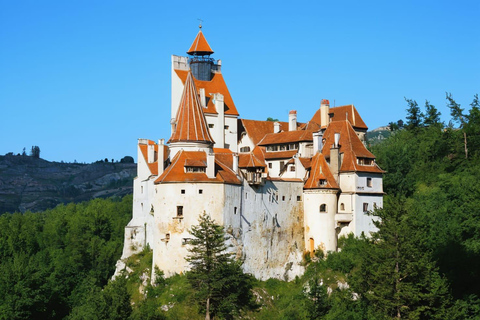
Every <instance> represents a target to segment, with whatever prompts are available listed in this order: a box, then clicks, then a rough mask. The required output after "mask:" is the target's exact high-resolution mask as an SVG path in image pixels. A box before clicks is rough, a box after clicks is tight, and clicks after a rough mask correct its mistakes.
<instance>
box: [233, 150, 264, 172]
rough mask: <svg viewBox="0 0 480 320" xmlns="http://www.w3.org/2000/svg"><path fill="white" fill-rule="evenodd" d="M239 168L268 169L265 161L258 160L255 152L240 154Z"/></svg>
mask: <svg viewBox="0 0 480 320" xmlns="http://www.w3.org/2000/svg"><path fill="white" fill-rule="evenodd" d="M238 166H239V167H240V168H258V167H263V168H265V167H266V164H265V161H263V160H260V159H259V158H257V157H256V156H255V155H254V154H253V152H250V153H240V154H239V155H238Z"/></svg>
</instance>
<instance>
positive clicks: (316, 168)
mask: <svg viewBox="0 0 480 320" xmlns="http://www.w3.org/2000/svg"><path fill="white" fill-rule="evenodd" d="M320 180H326V184H325V185H321V184H320ZM304 189H338V184H337V182H336V181H335V178H334V177H333V175H332V173H331V172H330V168H329V167H328V164H327V162H326V161H325V157H324V156H323V154H321V153H317V154H315V155H314V156H313V157H312V166H311V168H310V174H309V176H308V179H307V181H305V185H304Z"/></svg>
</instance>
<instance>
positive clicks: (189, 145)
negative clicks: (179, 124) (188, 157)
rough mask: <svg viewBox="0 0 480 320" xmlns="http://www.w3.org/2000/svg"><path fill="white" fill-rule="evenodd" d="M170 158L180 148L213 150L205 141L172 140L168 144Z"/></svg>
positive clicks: (185, 149)
mask: <svg viewBox="0 0 480 320" xmlns="http://www.w3.org/2000/svg"><path fill="white" fill-rule="evenodd" d="M169 150H170V159H173V158H174V157H175V155H176V154H177V153H178V152H180V151H181V150H184V151H204V152H206V153H211V152H213V150H212V148H211V147H210V146H209V145H208V144H206V143H195V142H172V143H171V144H170V146H169Z"/></svg>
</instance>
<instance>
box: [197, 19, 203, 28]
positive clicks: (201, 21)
mask: <svg viewBox="0 0 480 320" xmlns="http://www.w3.org/2000/svg"><path fill="white" fill-rule="evenodd" d="M197 20H198V21H200V25H199V26H198V27H199V28H200V30H202V23H203V20H202V19H197Z"/></svg>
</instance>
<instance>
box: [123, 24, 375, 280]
mask: <svg viewBox="0 0 480 320" xmlns="http://www.w3.org/2000/svg"><path fill="white" fill-rule="evenodd" d="M187 54H188V57H181V56H175V55H173V56H172V75H171V76H172V97H171V103H172V104H171V115H172V116H171V120H170V125H171V136H170V139H169V140H168V141H167V143H165V140H163V139H161V140H159V141H158V142H154V141H151V140H147V139H139V140H138V169H137V177H136V178H135V180H134V197H133V218H132V220H131V221H130V222H129V224H128V225H127V227H126V228H125V244H124V250H123V255H122V259H125V258H127V257H129V256H131V255H132V254H134V253H136V252H139V251H141V250H142V249H143V248H144V247H145V246H147V245H148V246H150V248H152V249H153V265H154V266H157V267H158V268H159V269H160V270H162V271H163V272H164V273H165V275H166V276H170V275H173V274H175V273H181V272H183V271H185V270H187V269H188V263H187V262H186V261H185V259H184V258H185V256H186V255H187V254H188V251H187V247H188V246H189V239H190V237H191V235H190V234H189V232H188V230H189V229H190V228H191V226H192V225H196V224H198V217H199V215H200V214H202V213H203V212H206V213H207V214H209V215H210V216H211V217H212V218H213V219H214V220H215V221H216V222H217V223H219V224H221V225H223V226H224V227H225V230H226V232H227V233H228V234H229V244H230V245H231V246H232V247H231V248H232V250H233V251H234V252H235V253H236V255H237V258H239V259H242V261H243V268H244V271H245V272H248V273H251V274H253V275H254V276H255V277H257V278H259V279H268V278H279V279H285V280H290V279H292V278H294V277H295V276H297V275H301V274H302V273H303V271H304V269H303V267H302V264H301V262H302V259H303V255H304V254H305V253H306V252H310V253H313V252H315V251H316V250H323V251H324V252H328V251H335V250H337V239H338V238H339V237H340V236H342V235H346V234H349V233H353V234H354V235H356V236H359V235H361V234H362V233H365V234H367V235H368V234H369V233H370V232H372V231H375V226H374V225H373V223H372V219H373V218H372V217H371V216H369V215H367V212H368V211H370V210H373V208H375V207H382V202H383V189H382V174H383V171H382V170H381V169H380V168H379V167H378V166H377V164H376V163H375V156H374V155H373V154H372V153H371V152H369V151H368V150H367V148H366V147H365V133H366V131H367V126H366V125H365V123H364V122H363V120H362V118H361V117H360V114H359V113H358V111H357V110H356V108H355V107H354V106H353V105H346V106H339V107H330V104H329V101H328V100H322V101H321V104H320V108H319V109H318V110H317V112H316V113H315V114H314V115H313V116H312V118H311V120H310V121H308V122H306V123H299V122H297V111H295V110H292V111H290V113H289V114H288V122H273V121H262V120H247V119H242V118H240V117H239V113H238V111H237V107H236V105H235V103H234V101H233V99H232V97H231V95H230V93H229V91H228V87H227V85H226V83H225V80H224V78H223V75H222V72H221V65H222V64H221V60H215V59H213V58H211V55H212V54H213V50H212V49H211V47H210V45H209V44H208V42H207V41H206V39H205V37H204V35H203V32H202V30H201V28H200V31H199V32H198V34H197V36H196V38H195V40H194V41H193V44H192V45H191V47H190V49H189V50H188V51H187ZM123 267H124V264H123V263H122V260H120V261H119V264H117V271H118V270H119V269H121V268H123Z"/></svg>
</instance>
